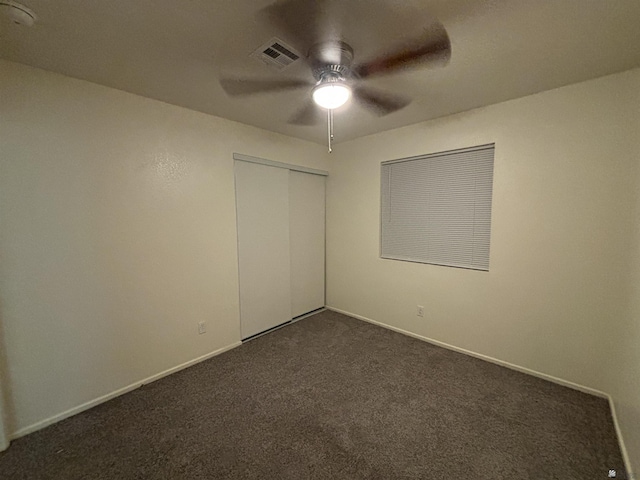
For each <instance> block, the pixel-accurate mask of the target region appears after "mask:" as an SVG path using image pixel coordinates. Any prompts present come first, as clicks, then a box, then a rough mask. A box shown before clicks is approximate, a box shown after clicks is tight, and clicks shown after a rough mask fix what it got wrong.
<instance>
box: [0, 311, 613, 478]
mask: <svg viewBox="0 0 640 480" xmlns="http://www.w3.org/2000/svg"><path fill="white" fill-rule="evenodd" d="M610 468H615V469H617V470H618V478H621V477H623V474H622V459H621V456H620V451H619V449H618V445H617V441H616V437H615V433H614V427H613V424H612V420H611V416H610V413H609V409H608V405H607V402H606V401H605V400H603V399H601V398H596V397H593V396H590V395H586V394H583V393H580V392H577V391H574V390H570V389H568V388H564V387H560V386H558V385H555V384H552V383H549V382H546V381H544V380H540V379H538V378H535V377H531V376H528V375H525V374H521V373H518V372H514V371H512V370H509V369H506V368H502V367H499V366H496V365H493V364H491V363H487V362H484V361H481V360H478V359H475V358H471V357H467V356H465V355H462V354H458V353H454V352H451V351H448V350H445V349H442V348H438V347H435V346H432V345H430V344H427V343H424V342H421V341H419V340H415V339H412V338H409V337H406V336H403V335H400V334H397V333H394V332H391V331H389V330H385V329H383V328H380V327H376V326H374V325H370V324H367V323H365V322H361V321H359V320H355V319H353V318H349V317H346V316H344V315H340V314H337V313H333V312H322V313H319V314H317V315H315V316H313V317H310V318H307V319H304V320H301V321H299V322H297V323H294V324H292V325H290V326H287V327H284V328H282V329H280V330H277V331H275V332H272V333H270V334H268V335H265V336H263V337H260V338H257V339H255V340H252V341H250V342H248V343H246V344H244V345H242V346H241V347H239V348H236V349H234V350H232V351H230V352H227V353H225V354H223V355H220V356H218V357H215V358H213V359H211V360H208V361H206V362H203V363H200V364H198V365H196V366H194V367H191V368H189V369H187V370H183V371H182V372H179V373H176V374H174V375H171V376H170V377H166V378H164V379H162V380H159V381H157V382H155V383H152V384H150V385H147V386H144V387H142V388H140V389H138V390H135V391H133V392H131V393H128V394H126V395H124V396H122V397H119V398H117V399H114V400H111V401H110V402H107V403H105V404H102V405H100V406H98V407H96V408H94V409H92V410H89V411H87V412H84V413H82V414H80V415H77V416H75V417H72V418H69V419H67V420H65V421H63V422H60V423H58V424H56V425H53V426H51V427H48V428H46V429H44V430H41V431H39V432H36V433H33V434H31V435H28V436H27V437H24V438H21V439H18V440H16V441H14V442H13V444H12V446H11V447H10V448H9V450H7V451H6V452H5V453H2V454H0V478H2V479H12V480H14V479H15V480H17V479H29V480H35V479H64V480H72V479H82V480H89V479H119V480H121V479H205V478H206V479H230V478H242V479H295V480H301V479H365V478H366V479H418V478H420V479H474V480H482V479H492V480H495V479H520V480H525V479H535V480H539V479H545V480H546V479H562V480H571V479H575V480H590V479H605V478H607V473H608V469H610Z"/></svg>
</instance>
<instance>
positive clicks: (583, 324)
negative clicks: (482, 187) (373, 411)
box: [327, 69, 640, 460]
mask: <svg viewBox="0 0 640 480" xmlns="http://www.w3.org/2000/svg"><path fill="white" fill-rule="evenodd" d="M639 89H640V70H637V69H636V70H633V71H628V72H625V73H622V74H618V75H613V76H609V77H604V78H601V79H597V80H594V81H589V82H585V83H581V84H576V85H572V86H568V87H564V88H560V89H557V90H553V91H548V92H545V93H541V94H538V95H534V96H530V97H525V98H521V99H518V100H514V101H510V102H506V103H502V104H498V105H493V106H490V107H487V108H482V109H478V110H473V111H470V112H466V113H462V114H459V115H455V116H450V117H446V118H443V119H439V120H435V121H431V122H426V123H421V124H417V125H413V126H409V127H406V128H402V129H398V130H394V131H389V132H385V133H381V134H377V135H373V136H369V137H366V138H361V139H357V140H355V141H351V142H348V143H343V144H339V145H337V146H336V148H335V154H334V157H333V158H332V162H331V168H330V176H329V179H328V206H327V207H328V213H327V287H328V290H327V303H328V305H329V306H331V307H334V308H337V309H340V310H343V311H346V312H351V313H354V314H357V315H360V316H362V317H365V318H368V319H371V320H374V321H378V322H381V323H384V324H387V325H390V326H392V327H395V328H399V329H403V330H406V331H408V332H411V333H414V334H417V335H420V336H424V337H427V338H430V339H434V340H437V341H440V342H444V343H447V344H450V345H453V346H456V347H458V348H463V349H468V350H470V351H472V352H476V353H478V354H483V355H487V356H489V357H493V358H495V359H498V360H501V361H504V362H510V363H513V364H515V365H518V366H520V367H525V368H528V369H532V370H535V371H538V372H541V373H544V374H547V375H551V376H555V377H558V378H560V379H563V380H566V381H570V382H574V383H577V384H580V385H583V386H586V387H589V388H592V389H597V390H601V391H604V392H612V391H614V390H615V389H616V387H617V381H616V379H615V378H613V377H612V375H611V373H612V371H613V370H614V369H616V368H619V366H618V365H615V364H614V363H612V358H611V357H612V352H614V351H615V349H616V348H618V347H619V345H618V342H619V340H620V338H621V337H622V336H624V333H623V332H620V331H619V328H618V327H619V326H620V325H622V322H625V321H626V320H627V316H628V312H627V311H628V309H627V306H626V305H627V297H628V288H627V287H628V278H627V271H628V265H629V252H630V250H631V246H632V244H633V242H634V241H635V242H636V243H637V242H638V240H637V238H636V239H634V238H633V232H634V229H633V219H632V215H631V212H632V211H633V205H634V201H635V200H634V199H635V197H634V195H635V191H636V190H637V189H638V187H639V185H640V184H639V183H638V182H637V181H636V179H635V178H633V175H631V173H632V172H634V171H635V168H636V164H637V162H638V157H637V140H635V138H636V136H637V135H638V119H639V115H640V112H639V110H638V102H637V101H635V102H634V101H632V100H633V99H637V94H636V92H637V91H638V90H639ZM490 142H495V143H496V154H495V169H494V193H493V216H492V236H491V267H490V271H489V272H478V271H471V270H464V269H456V268H448V267H441V266H432V265H421V264H416V263H408V262H399V261H393V260H382V259H380V258H379V214H380V212H379V205H380V178H379V177H380V162H382V161H384V160H390V159H395V158H401V157H407V156H411V155H418V154H422V153H429V152H437V151H442V150H448V149H455V148H461V147H469V146H473V145H479V144H485V143H490ZM636 295H637V290H636ZM416 305H424V306H425V318H424V319H422V318H419V317H417V316H416ZM637 318H638V317H637V312H636V321H635V324H634V326H633V327H630V328H632V329H635V332H636V333H635V335H636V337H635V345H636V346H637V345H638V344H639V343H638V340H637V335H638V333H637V331H638V322H637ZM629 333H631V331H630V332H629ZM630 351H631V350H629V352H630ZM637 352H638V349H637V348H636V349H635V350H634V352H633V354H631V353H630V354H629V355H628V361H629V365H628V366H627V367H625V368H626V371H627V374H628V375H631V374H632V372H633V373H635V375H636V378H635V380H634V382H635V383H634V385H635V386H634V387H633V388H635V390H634V392H635V396H634V392H632V391H631V390H630V391H629V392H628V395H627V396H626V397H625V398H626V399H627V401H628V402H629V412H635V413H629V414H626V415H625V417H626V418H627V422H628V424H627V426H626V429H625V431H627V432H630V431H631V430H633V429H635V432H636V433H635V434H633V435H637V432H638V431H640V417H639V416H638V414H637V412H638V406H639V405H640V403H639V402H640V400H639V399H638V396H637V392H638V385H639V384H638V380H637V378H638V376H639V375H638V371H639V368H638V366H639V363H638V353H637ZM630 435H631V434H630ZM633 442H634V444H636V442H637V437H636V438H634V440H633ZM630 443H631V441H630ZM634 453H635V454H636V457H635V458H636V459H637V460H640V455H638V454H637V453H638V452H634Z"/></svg>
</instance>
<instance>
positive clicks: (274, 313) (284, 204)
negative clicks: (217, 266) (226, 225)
mask: <svg viewBox="0 0 640 480" xmlns="http://www.w3.org/2000/svg"><path fill="white" fill-rule="evenodd" d="M235 176H236V208H237V216H238V262H239V275H240V324H241V333H242V338H243V339H244V338H248V337H251V336H252V335H256V334H258V333H260V332H263V331H265V330H268V329H270V328H272V327H275V326H277V325H280V324H281V323H284V322H287V321H289V320H291V274H290V272H291V269H290V260H289V250H290V249H289V170H286V169H283V168H277V167H272V166H268V165H259V164H256V163H249V162H244V161H238V160H236V162H235Z"/></svg>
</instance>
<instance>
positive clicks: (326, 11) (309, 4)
mask: <svg viewBox="0 0 640 480" xmlns="http://www.w3.org/2000/svg"><path fill="white" fill-rule="evenodd" d="M334 3H335V2H330V1H327V0H279V1H276V2H275V3H273V4H271V5H269V6H268V7H265V8H263V9H262V10H261V11H260V12H259V13H258V16H259V18H261V19H264V20H266V21H267V22H268V23H270V24H271V25H273V26H274V27H276V29H277V31H278V32H279V33H281V34H282V35H283V37H284V38H283V40H285V41H289V42H291V43H292V44H293V46H294V47H296V48H298V49H299V50H300V51H302V53H303V54H306V53H307V50H308V49H309V48H310V47H311V46H312V45H314V44H316V43H318V42H320V41H327V40H331V39H339V35H338V34H337V32H335V29H336V28H337V26H336V25H335V24H334V23H335V22H336V19H337V18H339V17H338V15H337V14H336V11H335V8H336V7H335V5H334ZM338 3H339V2H338Z"/></svg>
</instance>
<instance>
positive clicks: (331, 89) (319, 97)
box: [313, 83, 351, 110]
mask: <svg viewBox="0 0 640 480" xmlns="http://www.w3.org/2000/svg"><path fill="white" fill-rule="evenodd" d="M349 97H351V89H350V88H349V87H347V86H346V85H342V84H335V83H329V84H325V85H319V86H318V87H316V88H315V89H314V90H313V101H314V102H316V104H318V105H319V106H321V107H322V108H326V109H331V110H332V109H334V108H338V107H341V106H342V105H344V104H345V103H347V100H349Z"/></svg>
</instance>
